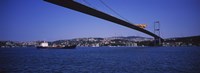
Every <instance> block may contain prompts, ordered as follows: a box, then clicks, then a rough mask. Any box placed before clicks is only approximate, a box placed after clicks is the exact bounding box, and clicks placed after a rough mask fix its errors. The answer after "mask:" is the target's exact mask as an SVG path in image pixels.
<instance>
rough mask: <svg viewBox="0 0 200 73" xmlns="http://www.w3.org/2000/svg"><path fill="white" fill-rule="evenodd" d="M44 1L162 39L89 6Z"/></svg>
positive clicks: (69, 1) (73, 2)
mask: <svg viewBox="0 0 200 73" xmlns="http://www.w3.org/2000/svg"><path fill="white" fill-rule="evenodd" d="M44 1H47V2H50V3H53V4H56V5H59V6H62V7H66V8H69V9H72V10H75V11H79V12H82V13H85V14H88V15H92V16H95V17H98V18H101V19H104V20H107V21H111V22H114V23H117V24H119V25H122V26H126V27H129V28H131V29H134V30H137V31H141V32H143V33H146V34H148V35H150V36H152V37H154V38H155V39H158V38H159V39H162V38H161V37H159V36H157V35H155V34H153V33H151V32H150V31H147V30H145V29H142V28H139V27H137V26H135V25H134V24H131V23H129V22H126V21H124V20H121V19H119V18H116V17H113V16H111V15H109V14H106V13H103V12H101V11H98V10H95V9H93V8H90V7H88V6H85V5H83V4H80V3H78V2H75V1H73V0H44Z"/></svg>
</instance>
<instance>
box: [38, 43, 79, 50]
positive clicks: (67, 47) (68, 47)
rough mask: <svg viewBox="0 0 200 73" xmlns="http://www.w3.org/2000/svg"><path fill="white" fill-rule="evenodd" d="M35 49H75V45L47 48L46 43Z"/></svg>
mask: <svg viewBox="0 0 200 73" xmlns="http://www.w3.org/2000/svg"><path fill="white" fill-rule="evenodd" d="M36 48H38V49H75V48H76V45H65V46H49V45H48V42H42V43H40V45H39V46H37V47H36Z"/></svg>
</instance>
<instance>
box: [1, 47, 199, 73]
mask: <svg viewBox="0 0 200 73" xmlns="http://www.w3.org/2000/svg"><path fill="white" fill-rule="evenodd" d="M0 73H200V47H98V48H91V47H90V48H88V47H85V48H83V47H82V48H77V49H40V50H38V49H36V48H7V49H0Z"/></svg>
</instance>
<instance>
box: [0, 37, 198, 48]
mask: <svg viewBox="0 0 200 73" xmlns="http://www.w3.org/2000/svg"><path fill="white" fill-rule="evenodd" d="M42 42H44V41H28V42H16V41H0V48H11V47H37V46H39V45H40V44H41V43H42ZM47 43H48V44H49V46H53V47H58V46H59V47H61V46H65V45H77V47H102V46H108V47H140V46H142V47H144V46H154V39H153V38H146V37H140V36H128V37H122V36H120V37H108V38H92V37H91V38H75V39H69V40H56V41H52V42H49V41H47ZM162 46H200V36H190V37H177V38H168V39H164V41H163V42H162Z"/></svg>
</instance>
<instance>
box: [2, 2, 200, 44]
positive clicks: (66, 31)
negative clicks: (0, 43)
mask: <svg viewBox="0 0 200 73" xmlns="http://www.w3.org/2000/svg"><path fill="white" fill-rule="evenodd" d="M76 1H77V2H80V3H82V4H85V5H87V4H86V3H84V1H83V0H76ZM86 1H87V2H89V3H90V4H91V5H92V6H93V7H95V8H96V9H98V10H100V11H103V12H105V13H108V14H110V15H113V16H115V17H118V18H120V17H119V16H117V15H116V14H114V13H113V12H112V11H110V10H109V9H108V8H106V7H105V6H104V5H103V4H101V3H100V1H98V0H86ZM102 1H104V2H105V3H106V4H108V5H109V6H110V7H111V8H113V9H114V10H115V11H117V12H118V13H119V14H120V15H122V16H123V17H125V18H126V19H128V20H129V21H131V22H132V23H134V24H147V28H145V29H147V30H149V31H151V32H153V22H154V21H157V20H159V21H160V24H161V37H163V38H170V37H183V36H194V35H200V29H199V28H200V8H199V7H200V1H199V0H102ZM88 6H90V5H88ZM0 9H1V12H0V16H1V18H0V40H14V41H34V40H49V41H54V40H60V39H72V38H82V37H112V36H133V35H134V36H144V37H150V36H148V35H146V34H143V33H142V32H138V31H136V30H132V29H130V28H127V27H124V26H120V25H117V24H115V23H112V22H109V21H106V20H102V19H99V18H96V17H93V16H90V15H86V14H83V13H80V12H77V11H74V10H70V9H67V8H63V7H60V6H57V5H54V4H50V3H47V2H44V1H43V0H1V2H0Z"/></svg>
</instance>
